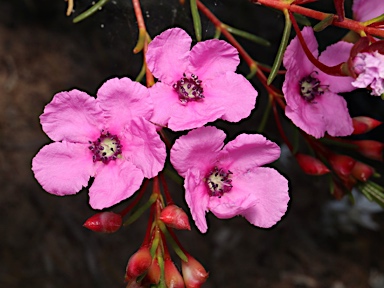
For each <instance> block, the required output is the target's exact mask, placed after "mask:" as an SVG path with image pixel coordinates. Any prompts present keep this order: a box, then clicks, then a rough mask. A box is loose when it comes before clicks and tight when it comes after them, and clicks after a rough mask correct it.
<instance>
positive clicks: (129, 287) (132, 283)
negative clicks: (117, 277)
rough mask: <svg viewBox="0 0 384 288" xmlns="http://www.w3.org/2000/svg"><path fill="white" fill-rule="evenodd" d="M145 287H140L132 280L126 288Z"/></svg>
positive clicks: (139, 284) (140, 287) (141, 286)
mask: <svg viewBox="0 0 384 288" xmlns="http://www.w3.org/2000/svg"><path fill="white" fill-rule="evenodd" d="M145 287H146V286H144V285H142V284H141V283H137V282H136V279H133V280H131V281H129V282H128V284H127V287H126V288H145Z"/></svg>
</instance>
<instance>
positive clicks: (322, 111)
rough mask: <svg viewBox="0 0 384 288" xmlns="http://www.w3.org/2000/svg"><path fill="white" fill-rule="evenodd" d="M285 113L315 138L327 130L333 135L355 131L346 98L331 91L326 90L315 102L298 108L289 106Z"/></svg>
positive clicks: (348, 133)
mask: <svg viewBox="0 0 384 288" xmlns="http://www.w3.org/2000/svg"><path fill="white" fill-rule="evenodd" d="M304 101H305V100H304ZM285 115H286V116H287V117H288V118H289V119H291V120H292V122H293V123H294V124H295V125H296V126H297V127H299V128H300V129H302V130H303V131H305V132H306V133H308V134H309V135H312V136H313V137H315V138H321V137H323V136H324V134H325V132H328V133H329V134H330V135H332V136H347V135H351V133H352V132H353V126H352V119H351V117H350V116H349V113H348V108H347V104H346V102H345V100H344V99H343V97H341V96H339V95H337V94H334V93H331V92H325V93H324V94H323V95H321V96H319V97H317V98H316V99H315V100H314V102H311V103H309V102H307V103H304V105H302V106H301V107H299V108H298V109H297V110H292V109H291V108H290V107H289V106H287V107H286V109H285ZM336 134H337V135H336Z"/></svg>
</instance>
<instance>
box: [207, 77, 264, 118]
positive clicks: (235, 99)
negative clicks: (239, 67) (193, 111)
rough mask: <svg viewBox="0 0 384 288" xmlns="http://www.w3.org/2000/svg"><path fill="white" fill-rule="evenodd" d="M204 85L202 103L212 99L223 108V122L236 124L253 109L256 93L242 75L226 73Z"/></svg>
mask: <svg viewBox="0 0 384 288" xmlns="http://www.w3.org/2000/svg"><path fill="white" fill-rule="evenodd" d="M205 84H206V85H205V86H204V96H205V99H204V101H208V100H209V99H214V100H215V102H216V103H218V104H219V105H220V106H221V107H223V109H224V114H223V116H222V117H221V118H222V119H223V120H227V121H231V122H238V121H240V120H241V119H244V118H246V117H248V116H249V115H250V114H251V111H252V109H253V108H255V103H256V97H257V91H256V90H255V88H253V86H252V85H251V83H249V81H248V80H247V79H246V78H245V77H244V76H243V75H240V74H236V73H233V72H227V73H225V74H223V75H221V76H220V77H218V78H216V79H214V80H210V81H206V82H205ZM216 105H217V104H216ZM210 107H212V105H210Z"/></svg>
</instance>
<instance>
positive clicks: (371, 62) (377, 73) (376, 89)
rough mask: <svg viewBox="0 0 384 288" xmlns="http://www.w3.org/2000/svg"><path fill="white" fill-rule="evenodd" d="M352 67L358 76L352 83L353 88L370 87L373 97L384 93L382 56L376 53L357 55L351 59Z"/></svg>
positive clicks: (383, 59) (383, 56)
mask: <svg viewBox="0 0 384 288" xmlns="http://www.w3.org/2000/svg"><path fill="white" fill-rule="evenodd" d="M353 66H354V70H355V73H356V74H357V75H358V77H357V78H356V80H355V81H353V82H352V85H353V86H354V87H357V88H366V87H370V88H371V89H372V92H371V94H372V95H375V96H381V95H382V94H383V93H384V55H382V54H380V53H379V52H377V51H374V52H363V53H359V54H357V55H356V57H355V58H354V59H353Z"/></svg>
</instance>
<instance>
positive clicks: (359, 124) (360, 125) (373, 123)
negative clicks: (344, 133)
mask: <svg viewBox="0 0 384 288" xmlns="http://www.w3.org/2000/svg"><path fill="white" fill-rule="evenodd" d="M352 123H353V128H354V130H353V133H352V134H353V135H357V134H364V133H367V132H369V131H371V130H372V129H373V128H376V127H377V126H379V125H381V124H382V122H380V121H377V120H375V119H372V118H369V117H365V116H359V117H354V118H352Z"/></svg>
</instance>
